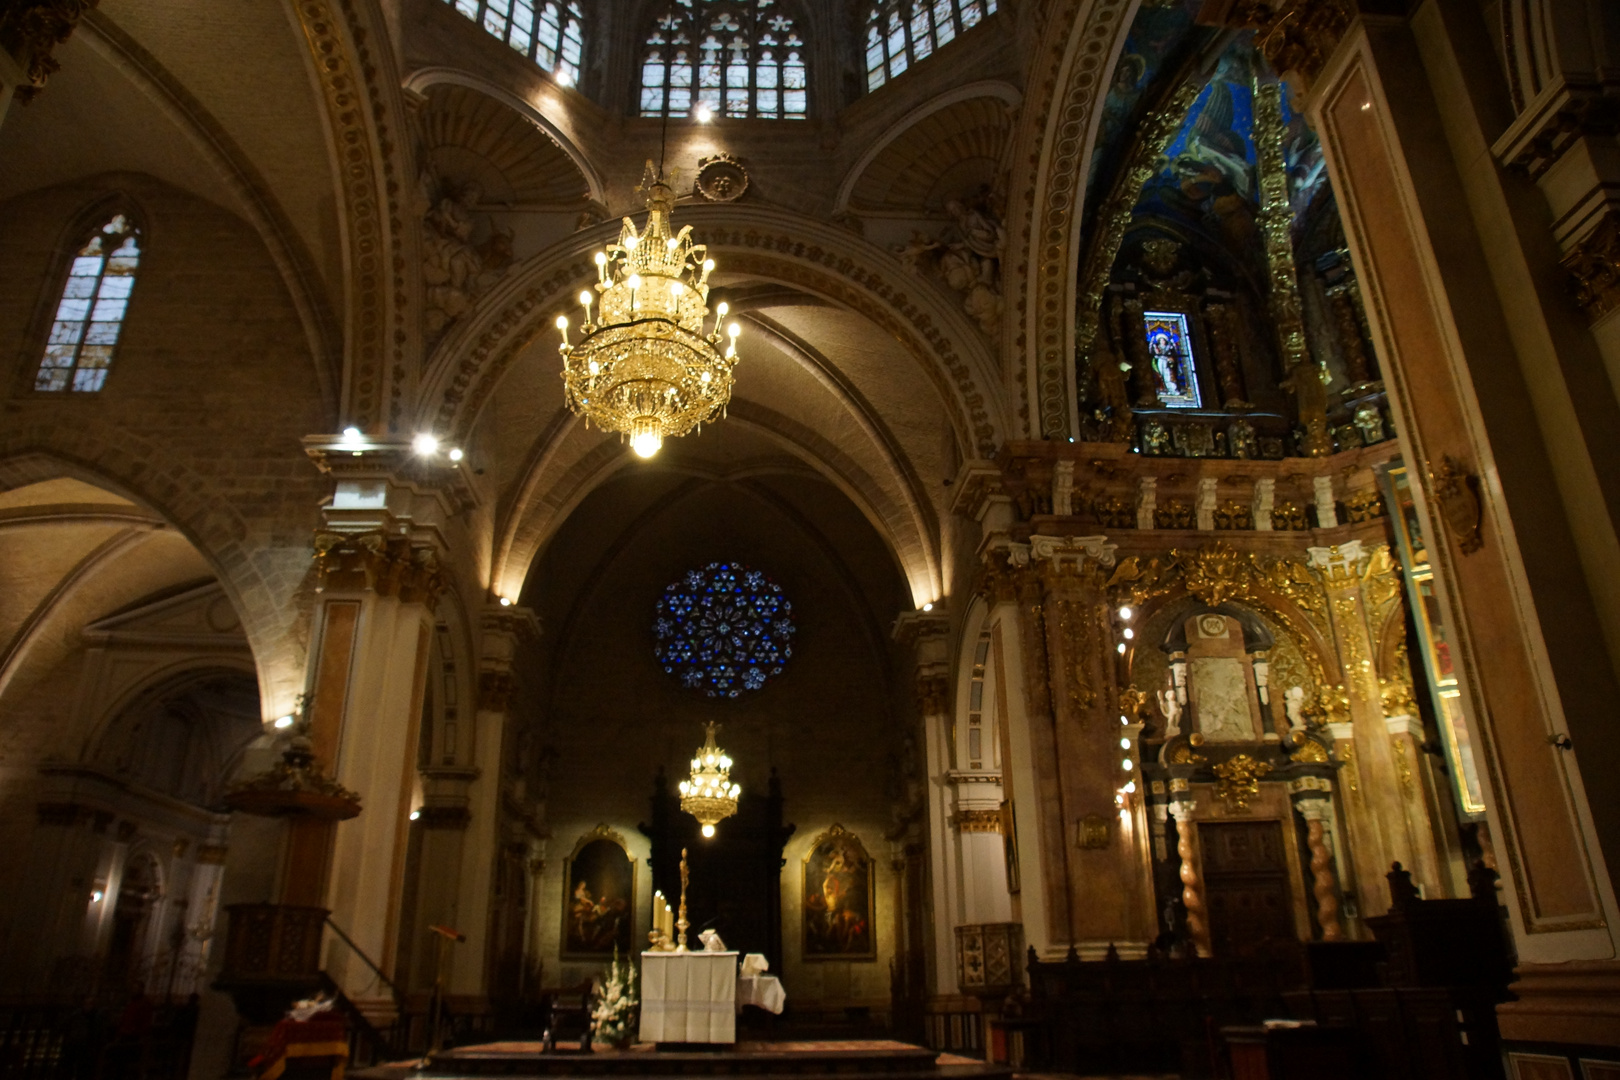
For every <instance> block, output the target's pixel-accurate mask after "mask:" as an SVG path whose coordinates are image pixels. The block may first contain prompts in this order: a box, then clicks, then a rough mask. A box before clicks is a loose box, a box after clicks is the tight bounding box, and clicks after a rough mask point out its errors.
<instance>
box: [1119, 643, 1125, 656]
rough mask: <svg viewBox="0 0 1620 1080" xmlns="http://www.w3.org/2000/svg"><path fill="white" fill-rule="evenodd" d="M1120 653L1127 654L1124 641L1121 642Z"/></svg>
mask: <svg viewBox="0 0 1620 1080" xmlns="http://www.w3.org/2000/svg"><path fill="white" fill-rule="evenodd" d="M1119 655H1121V656H1124V655H1125V643H1124V642H1123V641H1122V642H1120V643H1119Z"/></svg>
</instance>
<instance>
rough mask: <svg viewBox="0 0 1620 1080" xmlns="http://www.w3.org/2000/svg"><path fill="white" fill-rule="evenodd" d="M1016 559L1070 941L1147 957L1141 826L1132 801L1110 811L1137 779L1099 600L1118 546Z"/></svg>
mask: <svg viewBox="0 0 1620 1080" xmlns="http://www.w3.org/2000/svg"><path fill="white" fill-rule="evenodd" d="M1018 547H1021V545H1015V549H1016V548H1018ZM1014 559H1015V561H1025V565H1026V567H1027V568H1026V570H1025V575H1026V578H1025V579H1026V581H1028V580H1033V581H1036V582H1038V583H1039V586H1040V590H1041V601H1040V602H1041V610H1042V612H1043V614H1044V618H1043V620H1042V621H1043V626H1042V627H1041V629H1042V631H1043V634H1042V642H1043V644H1044V646H1045V652H1046V655H1047V658H1048V663H1047V670H1046V682H1047V688H1048V694H1049V701H1050V703H1051V710H1052V711H1051V717H1052V719H1051V727H1052V737H1051V745H1052V749H1053V754H1054V757H1053V765H1054V767H1055V770H1056V781H1057V784H1056V792H1055V795H1056V798H1055V800H1054V803H1055V805H1054V806H1053V809H1055V810H1056V811H1057V812H1058V813H1059V814H1060V815H1061V824H1062V829H1063V831H1062V834H1061V842H1062V845H1063V849H1062V850H1063V853H1064V858H1063V868H1064V880H1065V882H1066V897H1065V903H1064V905H1063V906H1064V907H1066V908H1067V914H1068V919H1069V928H1068V930H1069V940H1070V941H1071V942H1072V943H1073V945H1074V948H1075V949H1076V951H1077V952H1079V954H1080V955H1081V956H1082V957H1087V956H1090V957H1101V956H1102V955H1103V954H1105V953H1106V952H1107V950H1108V947H1109V946H1110V945H1113V946H1115V947H1116V948H1117V949H1118V950H1119V951H1120V952H1121V953H1122V954H1125V955H1130V954H1131V952H1132V951H1133V950H1138V951H1140V952H1143V953H1145V951H1146V947H1147V944H1148V942H1150V941H1151V940H1152V938H1153V936H1154V934H1155V930H1154V928H1155V926H1156V919H1155V913H1154V910H1153V889H1152V883H1151V858H1150V854H1149V851H1148V846H1149V837H1148V834H1147V824H1146V821H1145V819H1144V818H1143V817H1142V814H1141V812H1140V811H1139V809H1138V808H1137V805H1136V801H1135V800H1132V801H1131V802H1130V803H1129V804H1128V805H1127V807H1126V808H1124V812H1123V813H1122V812H1121V807H1120V806H1118V804H1117V803H1116V795H1117V794H1118V793H1119V791H1120V790H1121V788H1122V787H1123V786H1124V784H1125V783H1126V781H1127V780H1128V779H1129V780H1135V779H1138V777H1139V774H1138V773H1137V772H1136V771H1134V765H1135V763H1134V762H1133V763H1132V770H1129V771H1128V770H1126V769H1125V768H1124V763H1123V762H1124V758H1125V756H1127V755H1128V754H1129V752H1128V751H1122V750H1121V749H1120V745H1119V744H1120V725H1119V722H1118V718H1119V715H1120V712H1121V709H1120V707H1119V702H1118V689H1117V687H1116V685H1115V678H1114V674H1115V672H1114V668H1115V662H1116V656H1115V651H1114V641H1113V636H1112V630H1111V623H1110V620H1109V617H1108V605H1107V602H1106V597H1105V595H1104V593H1103V583H1104V580H1105V575H1106V572H1107V570H1108V568H1111V567H1112V566H1113V564H1114V545H1113V544H1110V543H1108V542H1107V541H1106V539H1105V538H1104V537H1101V536H1083V537H1074V536H1065V537H1059V536H1043V535H1036V536H1032V537H1030V540H1029V544H1028V547H1027V549H1025V550H1023V551H1015V554H1014ZM1026 560H1027V561H1026Z"/></svg>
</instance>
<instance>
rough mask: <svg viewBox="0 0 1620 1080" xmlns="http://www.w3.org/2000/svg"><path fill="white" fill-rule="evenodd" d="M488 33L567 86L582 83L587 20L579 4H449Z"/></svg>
mask: <svg viewBox="0 0 1620 1080" xmlns="http://www.w3.org/2000/svg"><path fill="white" fill-rule="evenodd" d="M446 3H450V4H454V5H455V8H456V10H457V11H459V12H461V13H462V14H463V15H465V16H467V18H469V19H471V20H472V21H473V22H475V23H477V24H478V25H479V26H482V27H483V28H484V29H485V31H487V32H488V33H490V34H493V35H494V36H495V37H498V38H500V39H501V40H502V41H504V42H506V43H507V44H508V45H510V46H512V48H514V49H516V50H517V51H518V52H520V53H522V54H523V55H524V56H527V57H528V58H529V59H530V60H533V61H534V62H535V63H536V64H539V65H540V66H541V67H542V68H545V69H546V70H547V71H549V72H551V74H552V75H553V77H555V78H556V80H557V81H558V82H559V83H561V84H562V85H564V86H572V85H573V84H575V83H577V82H579V59H580V52H581V43H582V41H583V40H584V39H583V27H584V21H585V17H584V15H582V14H581V13H580V8H579V0H567V2H564V0H545V2H543V3H536V0H446Z"/></svg>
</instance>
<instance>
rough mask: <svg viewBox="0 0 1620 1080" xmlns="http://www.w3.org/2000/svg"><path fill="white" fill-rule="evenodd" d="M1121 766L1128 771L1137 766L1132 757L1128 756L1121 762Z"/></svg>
mask: <svg viewBox="0 0 1620 1080" xmlns="http://www.w3.org/2000/svg"><path fill="white" fill-rule="evenodd" d="M1119 767H1120V768H1122V769H1124V770H1125V771H1126V772H1130V771H1131V770H1132V769H1134V768H1136V763H1135V762H1134V761H1132V760H1131V759H1130V758H1126V759H1125V760H1124V761H1122V762H1120V763H1119Z"/></svg>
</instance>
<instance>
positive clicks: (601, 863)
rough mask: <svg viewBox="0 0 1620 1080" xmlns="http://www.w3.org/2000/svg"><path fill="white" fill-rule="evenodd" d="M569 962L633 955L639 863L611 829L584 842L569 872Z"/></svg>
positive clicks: (565, 946) (601, 828) (565, 938)
mask: <svg viewBox="0 0 1620 1080" xmlns="http://www.w3.org/2000/svg"><path fill="white" fill-rule="evenodd" d="M563 881H564V883H565V887H564V890H563V933H562V953H563V957H564V959H570V960H595V959H597V958H599V957H604V956H607V957H611V956H612V955H613V950H614V949H615V948H617V949H618V950H619V952H620V953H622V954H624V955H629V953H630V949H631V930H632V926H631V912H632V910H633V907H634V902H635V896H636V864H635V861H634V860H633V859H631V857H630V852H629V850H628V849H627V848H626V847H625V843H624V839H623V837H621V836H619V834H618V833H616V832H614V831H613V830H612V829H609V828H608V827H607V826H605V825H598V826H597V827H596V829H595V830H594V831H592V832H589V833H587V834H585V835H584V836H582V837H580V840H579V843H578V844H575V845H574V853H573V854H572V855H570V856H569V857H568V863H567V866H566V867H565V868H564V871H563Z"/></svg>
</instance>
